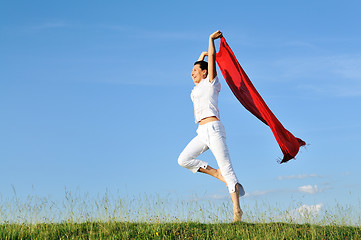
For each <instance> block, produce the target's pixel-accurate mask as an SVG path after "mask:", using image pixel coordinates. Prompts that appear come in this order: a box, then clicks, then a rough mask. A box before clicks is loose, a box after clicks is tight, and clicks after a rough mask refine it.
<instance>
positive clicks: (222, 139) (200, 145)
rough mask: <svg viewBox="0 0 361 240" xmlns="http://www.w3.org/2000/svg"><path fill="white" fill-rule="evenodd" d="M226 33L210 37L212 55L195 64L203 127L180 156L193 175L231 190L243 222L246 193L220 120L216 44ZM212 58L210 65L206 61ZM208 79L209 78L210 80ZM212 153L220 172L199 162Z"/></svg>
mask: <svg viewBox="0 0 361 240" xmlns="http://www.w3.org/2000/svg"><path fill="white" fill-rule="evenodd" d="M221 37H222V33H221V32H220V31H216V32H214V33H213V34H211V35H210V37H209V46H208V52H202V54H201V55H200V57H199V59H198V61H197V62H195V63H194V66H193V70H192V73H191V76H192V79H193V82H194V84H195V87H194V88H193V90H192V93H191V98H192V101H193V105H194V117H195V121H196V123H198V124H199V126H198V129H197V134H198V135H197V136H196V137H195V138H193V139H192V140H191V141H190V142H189V144H188V145H187V146H186V147H185V149H184V150H183V152H182V153H181V154H180V155H179V158H178V163H179V165H181V166H182V167H185V168H187V169H189V170H191V171H192V172H193V173H196V172H202V173H206V174H209V175H211V176H213V177H215V178H218V179H219V180H221V181H222V182H224V183H225V184H226V185H227V187H228V190H229V193H230V195H231V199H232V203H233V222H237V221H241V218H242V214H243V212H242V210H241V207H240V205H239V196H243V195H244V194H245V193H244V189H243V187H242V185H241V184H239V183H238V180H237V177H236V175H235V173H234V171H233V168H232V163H231V161H230V157H229V153H228V148H227V144H226V134H225V130H224V127H223V125H222V123H221V122H220V120H219V110H218V94H219V91H220V89H221V85H220V83H219V80H218V77H217V71H216V50H215V46H214V40H215V39H217V38H221ZM205 56H208V63H207V62H205V61H204V58H205ZM207 75H208V76H207ZM208 149H211V151H212V153H213V155H214V156H215V158H216V160H217V163H218V166H219V169H214V168H212V167H211V166H209V165H208V163H207V162H204V161H201V160H199V159H196V158H197V157H198V156H199V155H200V154H201V153H203V152H205V151H206V150H208Z"/></svg>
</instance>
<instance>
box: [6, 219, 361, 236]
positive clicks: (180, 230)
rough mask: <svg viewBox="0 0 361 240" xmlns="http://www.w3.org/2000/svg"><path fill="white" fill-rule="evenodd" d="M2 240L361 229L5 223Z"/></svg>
mask: <svg viewBox="0 0 361 240" xmlns="http://www.w3.org/2000/svg"><path fill="white" fill-rule="evenodd" d="M0 238H1V239H361V228H360V227H350V226H318V225H311V224H288V223H257V224H252V223H245V222H242V223H236V224H233V223H218V224H205V223H194V222H186V223H150V224H148V223H126V222H108V223H104V222H103V223H102V222H87V223H80V224H76V223H59V224H54V223H53V224H31V225H21V224H3V225H1V226H0Z"/></svg>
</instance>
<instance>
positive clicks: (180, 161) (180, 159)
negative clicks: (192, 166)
mask: <svg viewBox="0 0 361 240" xmlns="http://www.w3.org/2000/svg"><path fill="white" fill-rule="evenodd" d="M189 160H190V158H189V157H187V156H186V155H185V154H183V153H181V154H180V155H179V157H178V164H179V165H180V166H181V167H186V166H187V165H188V164H187V163H188V162H189Z"/></svg>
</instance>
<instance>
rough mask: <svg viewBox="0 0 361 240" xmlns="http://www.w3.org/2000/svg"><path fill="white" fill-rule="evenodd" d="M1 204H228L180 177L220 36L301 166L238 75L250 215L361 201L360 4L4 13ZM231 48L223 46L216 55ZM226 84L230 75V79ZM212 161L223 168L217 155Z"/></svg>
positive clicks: (233, 137) (227, 100) (156, 5)
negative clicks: (244, 96) (299, 143)
mask: <svg viewBox="0 0 361 240" xmlns="http://www.w3.org/2000/svg"><path fill="white" fill-rule="evenodd" d="M0 6H1V7H0V20H1V21H0V35H1V38H0V43H1V44H0V52H1V55H0V109H1V118H0V119H1V124H0V133H1V134H0V161H1V163H2V164H1V165H2V171H1V172H2V173H1V175H0V191H1V192H0V193H1V195H2V197H5V198H6V197H8V196H11V195H12V194H13V188H12V186H13V187H14V188H15V189H16V191H17V194H18V195H19V196H27V195H28V194H33V193H34V192H35V193H36V194H37V195H40V196H49V197H50V198H53V199H59V198H63V197H64V189H65V188H66V189H68V190H69V189H70V190H73V191H75V190H76V189H80V191H83V192H89V193H90V194H92V195H96V194H101V193H104V192H105V191H107V190H109V191H113V192H121V194H126V195H139V194H140V195H142V194H154V193H157V194H165V195H166V194H175V195H177V196H179V197H182V198H185V199H187V198H191V196H193V195H194V194H196V195H201V196H203V197H204V198H207V199H209V200H210V201H213V200H214V201H217V199H222V198H224V197H227V195H228V191H227V189H226V188H225V186H224V185H223V184H222V183H220V182H217V181H216V180H215V179H211V177H209V176H205V175H202V174H192V173H191V172H190V171H187V170H186V169H183V168H182V167H180V166H178V164H177V158H178V155H179V153H180V152H181V151H182V150H183V148H184V147H185V146H186V144H187V143H188V142H189V141H190V140H191V139H192V138H193V137H194V136H195V134H196V133H195V130H196V127H197V126H196V125H195V124H194V117H193V109H192V102H191V100H190V92H191V90H192V88H193V82H192V79H191V77H190V72H191V69H192V65H193V62H194V61H195V60H197V58H198V56H199V54H200V53H201V52H202V51H205V50H207V44H208V36H209V35H210V34H211V33H213V32H214V31H216V30H221V31H222V32H223V34H224V36H225V38H226V39H227V42H228V43H229V45H230V46H231V48H232V49H233V51H234V53H235V55H236V57H237V58H238V60H239V62H240V64H241V65H242V66H243V68H244V69H245V71H246V72H247V74H248V76H249V77H250V79H251V81H252V82H253V84H254V85H255V87H256V88H257V89H258V91H259V92H260V94H261V95H262V96H263V98H264V99H265V101H266V102H267V104H268V106H269V107H270V108H271V110H272V111H273V112H274V113H275V115H276V116H277V117H278V119H279V120H280V121H281V122H282V123H283V125H284V126H285V127H286V128H287V129H288V130H289V131H291V132H292V133H293V134H294V135H295V136H297V137H300V138H302V139H303V140H305V141H306V142H307V144H308V146H307V147H306V148H304V149H301V152H300V153H299V154H298V156H297V159H296V160H293V161H290V162H289V163H287V164H282V165H280V164H278V163H277V159H278V158H279V157H282V153H281V151H280V149H279V147H278V145H277V143H276V141H275V139H274V137H273V135H272V133H271V131H270V129H269V128H268V127H267V126H265V125H264V124H263V123H261V122H260V121H259V120H257V119H256V118H255V117H254V116H252V115H251V114H250V113H249V112H247V111H246V110H245V109H244V108H243V107H242V105H241V104H240V103H239V102H238V101H237V99H236V98H235V97H234V96H233V95H232V93H231V91H230V90H229V88H228V86H227V85H226V83H225V81H224V79H223V77H221V79H220V80H221V84H222V90H221V94H220V99H219V107H220V111H221V120H222V122H223V124H224V125H225V128H226V132H227V142H228V146H229V149H230V154H231V158H232V162H233V165H234V168H235V171H236V174H237V175H238V178H239V180H240V181H241V183H242V184H243V185H244V187H245V190H246V192H247V195H246V196H245V197H244V198H243V201H244V204H252V203H253V202H255V201H267V202H269V203H271V204H273V203H274V204H280V205H285V206H289V204H290V202H292V201H302V202H303V203H304V204H306V205H309V206H313V205H317V206H320V205H322V206H327V205H332V204H334V203H341V204H351V205H355V206H356V207H357V206H359V204H360V193H361V192H360V187H361V181H360V177H359V173H358V171H359V169H361V161H360V160H361V159H360V155H361V148H360V143H361V141H360V136H361V112H360V106H361V47H360V42H361V29H360V28H359V23H360V21H361V17H360V14H359V9H360V7H361V3H360V2H359V1H346V2H342V3H340V2H339V1H299V2H294V1H292V2H291V1H272V2H270V1H256V2H251V1H224V2H220V1H207V2H200V1H102V2H101V1H35V2H34V1H1V2H0ZM218 46H219V43H218V41H216V48H217V49H218ZM218 73H219V76H221V73H220V71H219V70H218ZM200 158H201V159H203V160H206V161H208V162H209V163H210V164H211V166H214V167H216V163H215V159H214V157H213V156H212V154H211V153H210V152H207V153H205V154H203V155H202V156H201V157H200Z"/></svg>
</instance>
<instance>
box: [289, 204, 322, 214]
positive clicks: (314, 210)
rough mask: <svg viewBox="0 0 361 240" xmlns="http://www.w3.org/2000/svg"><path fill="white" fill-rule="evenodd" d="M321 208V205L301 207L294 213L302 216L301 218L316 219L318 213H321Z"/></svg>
mask: <svg viewBox="0 0 361 240" xmlns="http://www.w3.org/2000/svg"><path fill="white" fill-rule="evenodd" d="M322 207H323V204H322V203H319V204H316V205H311V206H309V205H302V206H301V207H299V208H297V209H296V211H297V212H298V213H299V214H300V215H301V216H302V217H316V216H318V214H319V212H320V211H321V209H322Z"/></svg>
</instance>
